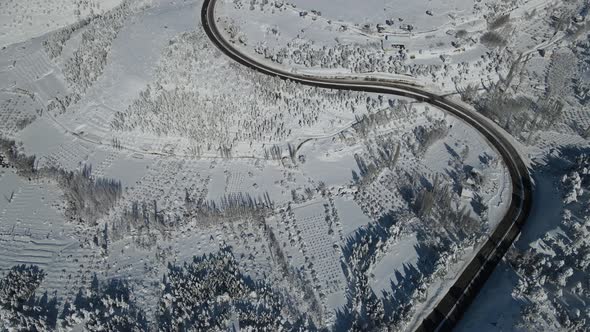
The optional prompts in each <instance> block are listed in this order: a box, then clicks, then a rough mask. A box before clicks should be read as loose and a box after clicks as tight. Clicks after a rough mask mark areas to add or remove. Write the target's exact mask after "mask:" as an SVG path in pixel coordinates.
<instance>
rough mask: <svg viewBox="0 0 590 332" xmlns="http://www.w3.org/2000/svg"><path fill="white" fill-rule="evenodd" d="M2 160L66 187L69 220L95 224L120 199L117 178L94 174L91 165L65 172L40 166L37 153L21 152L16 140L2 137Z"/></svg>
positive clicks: (34, 175) (32, 175) (119, 187)
mask: <svg viewBox="0 0 590 332" xmlns="http://www.w3.org/2000/svg"><path fill="white" fill-rule="evenodd" d="M0 157H1V158H2V162H3V163H5V164H7V165H11V166H12V167H14V168H16V169H17V172H18V173H19V174H20V175H22V176H26V177H28V178H29V179H32V178H49V179H52V180H54V181H56V182H57V184H58V185H59V187H60V188H61V189H62V190H63V192H64V195H65V198H66V202H67V209H66V216H67V217H68V218H70V220H75V221H79V222H84V223H89V224H91V225H92V224H94V223H95V222H96V221H97V220H98V219H99V218H100V217H101V216H103V215H104V214H106V213H107V212H108V211H109V210H110V209H111V208H112V207H113V206H115V204H116V203H117V201H118V200H119V198H121V194H122V186H121V182H120V181H117V180H114V179H107V178H100V177H99V178H96V177H93V176H92V174H91V173H92V167H91V166H88V165H84V167H83V168H82V169H81V170H76V171H66V170H63V169H61V168H56V167H43V168H37V167H36V163H35V156H27V155H25V154H24V153H22V152H20V151H19V148H18V146H17V145H16V142H15V141H13V140H8V139H4V138H0Z"/></svg>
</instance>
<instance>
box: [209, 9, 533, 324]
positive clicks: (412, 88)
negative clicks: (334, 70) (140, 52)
mask: <svg viewBox="0 0 590 332" xmlns="http://www.w3.org/2000/svg"><path fill="white" fill-rule="evenodd" d="M215 2H216V0H204V3H203V8H202V11H201V21H202V24H203V28H204V29H205V32H206V33H207V35H208V36H209V38H210V39H211V41H212V42H213V43H214V44H215V45H216V46H217V47H218V48H219V50H221V51H222V52H223V53H225V54H226V55H227V56H229V57H230V58H232V59H233V60H235V61H236V62H239V63H240V64H242V65H244V66H246V67H249V68H251V69H253V70H256V71H258V72H260V73H263V74H266V75H270V76H276V77H279V78H281V79H285V80H291V81H294V82H298V83H301V84H305V85H310V86H316V87H321V88H327V89H339V90H354V91H365V92H374V93H381V94H390V95H396V96H403V97H408V98H412V99H415V100H418V101H421V102H425V103H428V104H430V105H432V106H435V107H437V108H439V109H441V110H443V111H445V112H447V113H450V114H452V115H453V116H455V117H457V118H460V119H461V120H463V121H464V122H465V123H467V124H468V125H470V126H471V127H473V128H474V129H475V130H477V131H478V132H479V133H480V134H481V135H483V136H484V137H485V139H486V140H487V141H488V143H489V144H490V145H491V146H493V147H494V148H495V149H496V150H497V152H498V153H499V154H500V156H501V157H502V159H503V160H504V163H505V164H506V167H507V168H508V171H509V173H510V179H511V183H512V197H511V201H510V206H509V208H508V211H507V212H506V214H505V215H504V217H503V218H502V220H501V221H500V223H499V224H498V226H497V227H496V229H495V230H494V231H493V232H492V234H491V235H490V237H489V238H488V240H487V241H486V243H485V244H484V245H483V246H482V247H481V249H480V250H479V252H478V253H477V254H476V255H475V257H474V258H473V259H472V260H471V262H469V263H468V265H467V266H466V267H465V269H464V270H463V272H462V273H461V274H460V275H459V277H458V278H457V279H456V280H455V282H454V284H453V286H451V287H450V289H449V290H448V292H447V293H446V294H445V296H444V297H443V298H442V299H441V300H440V301H439V302H438V303H437V305H436V306H435V308H434V310H433V311H432V312H430V314H429V315H428V316H427V317H426V318H425V319H424V320H423V321H422V322H421V324H420V325H419V326H418V328H417V329H416V331H448V330H452V328H453V327H454V326H455V325H456V323H457V322H458V320H459V319H461V316H462V315H463V313H464V312H465V311H466V309H467V307H468V306H469V305H470V304H471V302H472V301H473V299H474V298H475V296H476V295H477V293H478V291H479V290H480V289H481V287H482V286H483V284H484V283H485V281H486V280H487V279H488V278H489V276H490V275H491V273H492V271H493V270H494V268H495V267H496V265H497V264H498V263H499V262H500V260H501V259H502V257H503V256H504V254H505V253H506V251H507V250H508V248H509V247H510V245H511V244H512V242H513V241H514V240H515V238H516V237H517V236H518V234H519V233H520V230H521V228H522V226H523V224H524V222H525V221H526V219H527V217H528V214H529V211H530V208H531V203H532V190H533V186H532V181H531V177H530V174H529V170H528V169H527V167H526V165H525V163H524V162H523V160H522V159H521V157H520V155H519V153H518V151H517V150H516V148H514V146H513V145H512V143H511V142H510V140H509V139H507V138H506V136H505V135H504V134H503V133H502V132H500V131H499V130H498V129H497V127H496V126H495V125H493V124H492V123H491V122H490V121H489V120H488V119H486V118H484V117H483V116H482V115H480V114H478V113H476V112H475V111H473V110H471V109H468V108H466V107H463V106H461V105H459V104H457V103H454V102H452V101H450V100H447V99H445V98H444V97H442V96H439V95H437V94H434V93H432V92H428V91H425V90H423V89H422V88H421V87H420V86H417V85H413V84H411V83H408V82H402V81H395V80H385V79H365V78H359V79H352V78H344V77H342V78H340V77H338V78H335V77H320V76H310V75H303V74H296V73H291V72H288V71H285V70H282V69H277V68H274V67H270V66H268V65H266V64H264V63H260V62H257V61H256V60H255V59H252V58H250V57H248V56H247V55H244V54H242V53H240V52H239V51H238V50H237V49H236V48H235V47H234V46H233V45H232V44H231V43H230V42H228V41H227V40H225V38H224V37H223V36H222V34H221V33H220V32H219V30H218V29H217V26H216V22H215V15H214V12H215ZM499 310H501V309H500V308H499Z"/></svg>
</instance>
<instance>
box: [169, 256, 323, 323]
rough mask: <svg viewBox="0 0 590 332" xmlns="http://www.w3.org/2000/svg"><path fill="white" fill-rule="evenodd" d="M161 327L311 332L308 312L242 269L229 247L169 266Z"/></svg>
mask: <svg viewBox="0 0 590 332" xmlns="http://www.w3.org/2000/svg"><path fill="white" fill-rule="evenodd" d="M157 321H158V329H159V330H162V331H178V330H181V331H187V330H224V329H227V328H231V326H232V321H237V322H238V324H239V326H240V329H248V328H250V329H254V330H272V331H285V330H287V331H309V330H315V327H314V325H313V323H312V322H311V320H310V319H309V318H308V317H307V315H305V314H303V313H300V312H299V311H298V310H297V308H296V307H294V306H292V305H291V302H290V300H289V299H288V298H287V297H286V295H284V294H281V293H280V292H278V291H276V290H274V289H273V288H272V287H271V286H270V285H268V284H266V283H264V282H255V281H253V280H251V279H250V278H248V277H247V276H245V275H244V274H242V272H241V271H240V270H239V268H238V264H237V262H236V260H235V258H234V256H233V254H232V252H231V249H230V248H227V247H226V248H222V249H221V250H220V251H219V252H217V253H214V254H210V255H205V256H202V257H195V258H194V259H193V261H192V262H189V263H185V264H184V265H182V266H173V265H170V266H169V267H168V273H167V274H166V276H165V277H164V280H163V295H162V298H161V300H160V303H159V309H158V314H157Z"/></svg>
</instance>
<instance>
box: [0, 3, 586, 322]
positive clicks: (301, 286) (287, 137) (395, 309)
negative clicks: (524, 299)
mask: <svg viewBox="0 0 590 332" xmlns="http://www.w3.org/2000/svg"><path fill="white" fill-rule="evenodd" d="M53 2H55V3H53ZM57 2H58V1H52V2H43V3H39V4H35V3H31V4H29V6H24V3H22V2H14V3H13V2H7V3H2V4H0V10H1V11H2V12H0V15H4V16H0V18H1V21H0V23H1V24H2V25H3V29H2V30H1V31H0V45H6V46H5V47H3V48H2V50H0V137H1V138H2V141H1V142H0V143H1V144H0V148H1V149H0V165H1V166H2V168H0V195H1V196H2V197H0V239H1V242H0V271H2V276H3V279H0V294H4V296H3V298H0V325H2V326H3V327H7V328H13V327H14V328H16V329H21V330H33V329H34V327H35V328H37V329H40V330H43V329H47V330H54V329H57V330H70V329H82V330H90V329H100V328H102V329H106V330H134V329H135V330H177V329H179V328H180V329H182V328H187V329H191V328H193V329H196V330H216V329H219V330H225V329H227V328H230V327H232V326H233V327H237V328H242V329H247V328H248V327H250V328H252V329H254V330H256V329H261V328H263V327H265V328H267V329H270V330H279V329H286V330H294V329H297V328H300V329H303V330H315V329H320V328H323V327H328V328H332V329H334V330H337V331H341V330H352V329H354V328H357V329H361V330H366V329H370V328H376V327H379V326H389V327H390V328H392V329H395V330H405V329H408V328H410V327H411V326H412V324H415V323H416V322H417V321H418V320H419V319H421V317H424V315H425V314H427V313H428V309H429V308H432V306H433V305H434V304H436V301H437V300H438V299H439V298H440V296H441V295H442V294H444V292H445V291H446V289H447V288H448V286H449V285H450V283H451V282H452V281H453V280H454V278H455V276H457V275H458V273H459V272H460V271H461V269H462V268H463V267H464V266H465V263H466V262H468V261H469V259H470V258H471V257H472V256H473V254H474V252H475V251H476V249H477V248H478V246H479V245H481V244H482V241H483V240H484V239H485V238H486V236H487V234H488V233H489V232H490V231H491V230H493V229H494V227H495V225H496V224H497V222H498V221H499V220H500V219H501V217H502V216H503V214H504V212H505V210H506V208H507V207H508V205H509V204H510V197H511V189H512V188H511V187H510V182H509V177H508V173H507V170H506V168H505V166H504V164H503V162H502V160H501V159H500V158H499V157H498V154H497V153H496V151H494V150H493V149H492V148H491V147H490V146H489V145H488V144H487V142H486V141H485V139H483V137H482V136H480V135H479V134H478V133H477V132H476V131H474V130H473V129H471V128H470V127H469V126H467V125H466V124H464V123H463V122H462V121H459V120H458V119H455V118H453V117H452V116H450V115H447V114H445V113H443V112H442V111H440V110H438V109H435V108H433V107H432V106H428V105H426V104H423V103H419V102H416V101H413V100H409V99H404V98H398V97H392V96H386V95H379V94H369V93H361V92H346V91H333V90H324V89H318V88H312V87H307V86H301V85H298V84H295V83H293V82H285V81H280V80H278V79H275V78H269V77H267V76H264V75H262V74H258V73H255V72H253V71H251V70H248V69H246V68H243V67H242V66H240V65H239V64H237V63H234V62H232V61H231V60H230V59H228V58H226V57H225V56H223V55H222V53H221V52H220V51H218V50H217V49H216V48H215V46H214V45H213V44H212V43H211V42H210V41H209V40H208V38H207V36H206V35H205V33H204V32H203V31H202V29H201V26H200V10H201V5H202V3H201V1H199V0H196V1H182V2H169V1H133V0H129V1H106V2H100V3H99V2H94V1H90V2H80V1H76V2H71V3H70V2H66V1H63V3H62V2H59V3H57ZM218 6H219V7H218V9H217V15H218V17H219V22H218V24H219V25H220V27H223V28H224V33H226V34H227V36H228V38H229V39H231V40H233V41H234V42H235V43H236V45H238V46H239V47H240V49H241V50H243V51H244V52H247V53H249V54H251V55H252V56H254V57H258V58H259V59H260V60H261V61H268V62H269V63H271V64H273V65H277V66H283V67H286V68H294V70H300V71H308V72H314V73H322V74H327V73H339V74H342V73H362V74H368V75H386V76H388V77H405V78H406V79H408V80H415V81H417V82H421V83H424V84H428V85H429V87H430V88H433V89H434V88H436V89H437V90H439V91H440V90H443V91H448V92H456V90H459V91H458V92H459V93H460V95H461V97H463V99H464V100H465V101H467V102H470V103H472V104H474V105H475V106H476V108H477V109H478V110H479V111H481V112H482V113H484V114H485V115H486V116H489V117H490V118H492V119H493V120H494V121H496V122H497V123H498V124H499V125H500V126H502V127H504V129H506V131H507V132H509V133H511V134H513V135H514V136H515V140H519V141H520V144H521V149H522V153H523V154H525V155H527V154H528V155H529V156H531V157H533V158H539V159H541V158H543V156H545V155H546V154H547V153H548V152H549V151H550V150H551V149H555V148H560V147H562V146H564V145H572V144H575V145H576V146H582V145H583V144H586V145H587V140H586V139H585V138H583V137H582V136H583V134H584V131H586V133H587V129H586V127H588V126H589V124H588V123H590V122H588V121H590V120H589V119H590V116H589V115H588V113H589V112H588V109H587V104H586V99H585V97H584V96H585V94H587V92H588V91H587V90H584V85H583V84H582V83H583V82H584V80H585V79H587V78H588V75H585V74H584V73H585V71H584V70H586V72H587V68H588V67H587V65H586V67H584V66H583V65H579V63H580V62H581V61H583V59H587V58H585V54H587V53H584V52H588V51H587V50H588V48H587V43H588V41H586V44H584V39H583V38H587V35H584V34H583V33H579V34H578V36H577V37H576V38H577V39H573V41H572V38H573V37H571V36H570V37H568V35H567V33H566V32H564V30H565V29H562V28H560V29H562V30H559V31H558V32H557V33H555V34H554V35H553V36H548V34H549V32H550V31H551V29H553V28H552V27H550V26H548V27H544V29H545V30H542V31H540V32H536V31H532V30H531V29H524V30H523V31H522V32H521V31H520V30H519V29H518V27H521V26H524V25H526V24H525V23H524V22H525V20H527V19H528V20H531V19H530V18H528V17H529V16H531V15H533V17H536V18H539V20H540V18H544V17H545V14H547V15H548V13H553V11H552V10H554V9H555V8H558V9H559V8H562V6H559V4H557V3H556V4H551V3H549V2H548V1H542V0H530V1H516V2H513V3H512V4H510V5H508V4H506V3H505V2H503V1H501V2H499V3H498V2H494V1H491V0H489V1H488V0H486V1H472V0H460V1H453V2H451V1H448V0H432V1H415V2H414V3H412V5H411V6H410V5H409V3H408V2H405V1H383V0H372V1H367V2H366V3H363V6H362V8H359V7H358V2H356V1H352V0H339V1H337V2H328V1H321V2H318V1H308V0H296V1H292V2H290V3H288V2H283V1H277V0H271V1H248V2H246V1H240V0H236V1H231V2H230V1H220V2H219V4H218ZM563 7H567V8H570V9H568V10H569V11H566V12H567V13H570V14H571V13H574V9H571V8H578V7H576V6H575V4H568V6H563ZM534 8H537V11H536V12H535V14H532V13H531V11H532V10H533V9H534ZM576 10H577V9H576ZM4 13H6V14H4ZM15 13H16V14H15ZM506 13H511V14H510V16H509V18H508V20H507V21H506V19H505V18H502V17H503V16H502V15H504V14H506ZM36 15H41V16H42V17H43V19H37V18H36ZM535 15H536V16H535ZM568 15H569V14H568ZM17 17H18V18H17ZM525 17H527V18H525ZM533 21H534V22H536V21H535V20H532V21H531V22H533ZM64 26H65V28H63V27H64ZM489 31H496V32H495V33H499V32H502V33H506V34H505V36H504V38H506V40H505V41H504V42H505V43H506V45H508V46H503V47H498V48H494V47H491V46H490V45H489V44H488V45H486V44H485V43H482V42H480V38H481V37H482V36H483V35H484V34H485V33H486V32H489ZM509 31H512V32H510V34H508V32H509ZM529 37H530V38H529ZM484 39H485V38H484ZM492 39H493V38H492ZM525 40H530V45H528V44H527V43H526V42H525ZM586 40H587V39H586ZM566 42H568V43H569V44H567V45H571V44H573V43H574V42H576V43H577V44H576V45H578V46H577V47H574V48H567V47H565V46H563V45H564V44H563V43H566ZM560 43H562V44H560ZM455 44H456V45H455ZM525 44H526V45H527V46H526V47H525V46H522V45H525ZM400 45H403V47H402V46H400ZM513 45H517V46H521V47H522V49H519V50H517V49H518V47H517V46H513ZM539 45H542V47H543V48H544V49H546V50H547V51H546V53H544V54H545V55H544V56H541V55H540V54H539V52H537V51H534V49H535V48H537V47H540V46H539ZM560 45H561V46H560ZM518 51H520V52H525V53H526V52H529V54H528V55H527V56H528V57H527V58H526V59H525V60H523V59H524V56H525V55H523V56H522V57H523V58H518V59H519V60H522V61H521V62H518V61H516V58H517V57H518V55H517V52H518ZM568 52H569V53H568ZM560 55H563V56H560ZM580 59H582V60H580ZM568 61H569V62H568ZM515 63H516V64H515ZM521 64H522V65H521ZM578 65H579V66H580V68H581V69H582V70H581V71H578V72H580V74H575V73H574V71H573V70H572V69H571V67H572V66H578ZM584 68H585V69H584ZM576 73H577V72H576ZM574 74H575V75H577V76H575V80H576V81H575V82H580V84H577V85H575V87H574V86H572V85H571V84H570V81H569V80H568V77H569V76H571V75H574ZM499 79H500V80H499ZM474 82H475V83H477V84H478V85H479V84H480V83H482V84H483V85H484V86H485V88H486V89H485V90H484V91H480V92H478V90H477V87H476V88H474V89H473V90H472V86H471V85H469V84H473V83H474ZM584 84H585V83H584ZM540 85H542V86H544V85H547V86H548V89H547V90H548V91H546V92H545V91H544V92H543V93H540V92H539V91H538V90H537V89H538V87H539V86H540ZM500 89H501V91H503V92H504V91H506V95H509V96H508V97H506V98H505V99H501V100H499V99H498V96H497V94H495V93H496V92H497V91H500ZM535 93H536V94H535ZM545 93H546V94H547V95H549V96H551V97H552V98H548V97H547V98H544V97H543V98H541V97H539V96H541V95H543V96H544V94H545ZM523 95H524V96H528V97H529V98H530V99H531V101H530V103H528V104H527V103H526V101H527V100H525V99H526V98H524V97H523ZM502 96H504V94H503V95H502ZM557 96H567V97H564V99H563V100H562V101H559V100H558V101H559V102H560V103H561V104H559V103H557V102H555V101H554V100H556V99H557ZM521 97H522V98H521ZM457 98H458V97H457ZM536 98H539V100H535V101H534V102H533V101H532V99H536ZM493 102H498V103H501V104H498V105H502V106H505V107H503V108H502V110H504V109H506V110H508V111H513V114H512V113H510V112H508V111H506V112H501V111H499V110H498V109H497V107H496V108H494V107H491V106H490V105H495V104H493ZM502 103H503V104H502ZM533 104H534V107H535V110H536V111H535V112H537V113H536V114H537V115H536V116H535V115H534V114H535V113H532V115H530V116H528V115H529V113H528V112H529V109H528V108H526V107H529V106H530V107H531V109H532V108H533V106H532V105H533ZM560 105H561V106H560ZM583 105H586V106H583ZM506 114H508V115H506ZM562 114H563V116H562ZM551 151H552V150H551ZM32 156H34V157H35V158H34V159H33V158H31V157H32ZM551 165H553V163H552V164H551ZM533 167H537V166H533ZM580 172H582V171H580ZM584 174H585V173H584ZM572 176H573V175H572ZM564 181H566V180H564ZM567 181H569V182H567ZM567 181H566V182H567V185H570V182H572V181H573V182H575V181H577V180H575V179H573V180H567ZM573 182H572V183H573ZM539 183H540V182H539ZM564 183H565V182H564ZM572 186H574V187H575V184H574V185H572ZM568 188H569V187H568ZM581 195H583V194H579V195H578V196H579V197H585V196H581ZM578 196H576V197H578ZM550 210H551V211H553V213H555V218H560V216H561V214H560V211H559V208H557V207H556V208H551V209H550ZM575 214H577V215H583V212H580V211H577V212H576V213H575ZM533 219H539V217H536V216H535V217H533ZM534 223H535V220H531V221H530V222H529V224H534ZM542 234H544V232H539V233H538V235H536V234H535V235H534V236H532V237H530V238H529V239H530V241H528V242H533V241H534V239H535V238H538V237H539V236H542ZM524 236H525V235H524V234H523V237H524ZM527 244H528V243H527ZM579 274H580V275H583V273H582V272H580V273H579ZM576 276H577V274H576ZM568 277H570V275H568V276H567V277H565V278H566V279H567V278H568ZM580 278H581V277H580ZM493 280H494V278H492V281H493ZM21 281H22V282H21ZM19 282H21V283H19ZM499 282H500V283H502V285H504V286H502V287H503V288H502V289H504V290H505V289H506V287H510V286H506V281H505V280H500V281H499ZM572 283H573V281H572ZM13 290H17V292H13ZM508 292H510V290H508ZM44 294H45V295H44ZM484 294H485V292H484ZM552 294H553V293H552ZM575 294H577V293H575ZM552 296H553V295H552ZM552 298H556V299H559V298H560V297H559V296H558V295H555V297H552ZM478 301H479V300H478ZM482 307H489V305H488V306H485V305H482ZM578 307H579V306H578ZM513 312H518V309H516V310H513ZM196 313H199V315H195V314H196ZM482 315H483V316H485V314H481V313H479V314H478V316H477V317H480V318H478V319H483V318H481V317H482ZM514 315H515V316H518V313H516V314H514ZM530 316H531V315H530V314H529V316H526V317H530ZM468 319H470V318H469V316H468ZM471 319H473V318H471ZM518 319H519V318H518V317H514V321H517V320H518ZM479 321H480V320H477V319H476V323H473V322H472V323H470V324H472V325H466V326H473V324H475V325H476V326H477V322H479ZM468 322H469V321H468ZM467 329H469V327H468V328H467Z"/></svg>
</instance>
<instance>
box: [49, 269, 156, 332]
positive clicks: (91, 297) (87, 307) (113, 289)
mask: <svg viewBox="0 0 590 332" xmlns="http://www.w3.org/2000/svg"><path fill="white" fill-rule="evenodd" d="M60 325H61V326H62V327H65V328H68V327H71V326H80V325H82V326H84V329H85V330H86V331H131V332H140V331H147V330H148V323H147V319H146V317H145V314H144V312H143V310H142V309H141V307H140V306H138V305H137V304H136V303H135V301H134V299H133V297H132V293H131V289H130V288H129V285H128V284H127V283H126V282H125V281H123V280H119V279H112V280H111V281H109V282H106V283H101V282H99V280H98V278H97V277H96V276H94V279H93V280H92V283H91V285H90V287H88V288H84V289H80V291H79V292H78V295H77V296H76V298H75V299H74V301H73V302H71V303H70V302H66V303H65V304H64V307H63V310H62V313H61V314H60Z"/></svg>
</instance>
